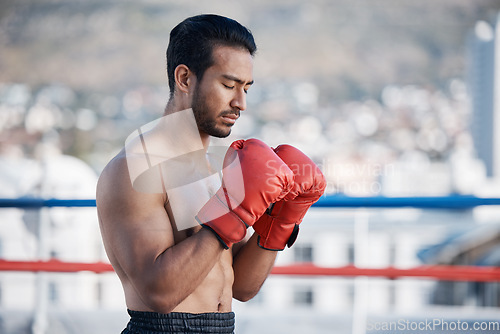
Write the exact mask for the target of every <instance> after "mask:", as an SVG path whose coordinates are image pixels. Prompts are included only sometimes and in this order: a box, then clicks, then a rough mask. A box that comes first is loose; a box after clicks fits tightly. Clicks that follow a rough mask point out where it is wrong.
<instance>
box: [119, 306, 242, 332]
mask: <svg viewBox="0 0 500 334" xmlns="http://www.w3.org/2000/svg"><path fill="white" fill-rule="evenodd" d="M127 312H128V314H129V315H130V321H129V323H128V324H127V328H126V329H125V330H124V331H123V332H122V334H166V333H224V334H226V333H227V334H232V333H234V321H235V316H234V312H227V313H182V312H171V313H168V314H162V313H156V312H141V311H132V310H127Z"/></svg>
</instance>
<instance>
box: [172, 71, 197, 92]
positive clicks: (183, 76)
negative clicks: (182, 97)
mask: <svg viewBox="0 0 500 334" xmlns="http://www.w3.org/2000/svg"><path fill="white" fill-rule="evenodd" d="M193 76H194V73H193V72H191V70H190V69H189V67H187V66H186V65H184V64H180V65H178V66H177V67H176V68H175V70H174V78H175V85H176V86H177V89H179V91H181V92H183V93H189V88H190V86H191V85H192V83H193Z"/></svg>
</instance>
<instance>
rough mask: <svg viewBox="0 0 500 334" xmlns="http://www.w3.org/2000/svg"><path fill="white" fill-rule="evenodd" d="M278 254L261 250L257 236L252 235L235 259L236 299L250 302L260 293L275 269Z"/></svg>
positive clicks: (234, 284)
mask: <svg viewBox="0 0 500 334" xmlns="http://www.w3.org/2000/svg"><path fill="white" fill-rule="evenodd" d="M276 254H277V252H276V251H270V250H265V249H262V248H260V247H259V246H258V244H257V234H255V233H254V234H253V235H252V237H251V238H250V239H249V240H248V242H247V243H246V244H245V246H243V247H242V248H241V249H240V250H239V251H238V253H237V254H236V255H235V257H234V261H233V270H234V283H233V297H234V298H236V299H238V300H240V301H248V300H250V299H252V298H253V297H254V296H255V295H256V294H257V293H258V292H259V290H260V288H261V287H262V284H264V282H265V280H266V278H267V276H268V275H269V273H270V272H271V269H272V268H273V265H274V261H275V260H276Z"/></svg>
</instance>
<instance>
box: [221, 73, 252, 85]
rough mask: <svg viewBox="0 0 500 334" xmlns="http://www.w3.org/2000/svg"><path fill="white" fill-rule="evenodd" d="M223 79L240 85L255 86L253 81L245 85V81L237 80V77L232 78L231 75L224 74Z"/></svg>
mask: <svg viewBox="0 0 500 334" xmlns="http://www.w3.org/2000/svg"><path fill="white" fill-rule="evenodd" d="M222 77H224V78H225V79H227V80H231V81H234V82H237V83H239V84H240V85H245V86H248V85H252V84H253V80H252V81H250V82H247V83H245V81H243V80H241V79H239V78H237V77H235V76H232V75H230V74H223V75H222Z"/></svg>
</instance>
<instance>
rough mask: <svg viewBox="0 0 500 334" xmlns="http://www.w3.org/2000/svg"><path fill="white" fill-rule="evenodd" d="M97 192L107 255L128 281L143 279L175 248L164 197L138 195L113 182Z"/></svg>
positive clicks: (130, 188)
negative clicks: (161, 256)
mask: <svg viewBox="0 0 500 334" xmlns="http://www.w3.org/2000/svg"><path fill="white" fill-rule="evenodd" d="M110 184H113V187H110V186H106V185H104V186H103V187H101V188H100V189H99V188H98V189H99V191H98V201H99V205H98V210H99V216H100V220H101V226H102V230H103V238H104V239H105V240H104V241H105V243H106V246H107V247H106V248H107V251H108V253H111V255H112V257H113V258H114V259H115V261H116V264H118V266H119V267H120V269H121V270H122V271H123V272H124V273H125V274H126V275H127V276H129V278H131V279H133V278H134V277H135V276H137V275H139V276H141V275H142V274H143V273H145V272H147V270H148V269H147V268H148V267H149V266H151V265H153V264H154V262H155V260H156V258H157V257H158V256H159V255H160V254H162V253H163V252H164V251H165V250H166V249H168V248H169V247H171V246H173V245H174V236H173V230H172V225H171V222H170V220H169V218H168V215H167V212H166V211H165V208H164V198H163V196H162V194H147V193H141V192H137V191H135V190H134V189H133V188H132V187H131V186H130V182H126V180H125V181H123V180H122V182H112V183H110Z"/></svg>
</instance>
